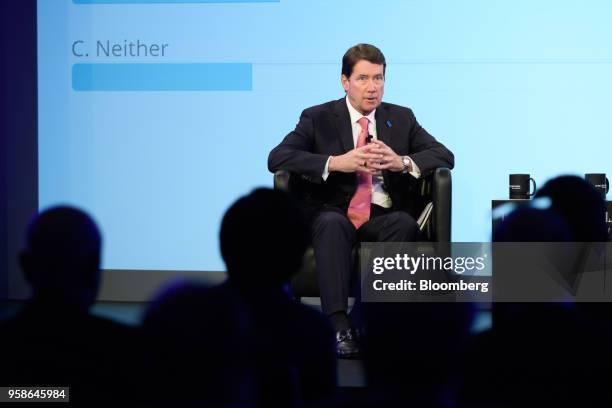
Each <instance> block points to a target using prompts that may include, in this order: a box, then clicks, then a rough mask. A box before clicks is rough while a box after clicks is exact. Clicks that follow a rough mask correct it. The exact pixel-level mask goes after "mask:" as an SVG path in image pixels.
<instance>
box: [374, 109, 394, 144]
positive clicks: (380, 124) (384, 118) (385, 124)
mask: <svg viewBox="0 0 612 408" xmlns="http://www.w3.org/2000/svg"><path fill="white" fill-rule="evenodd" d="M374 117H375V118H376V136H377V137H378V139H379V140H381V141H383V142H384V143H385V144H386V145H387V146H390V144H389V142H390V141H391V127H390V126H389V124H390V123H391V120H390V119H389V114H388V113H387V110H386V109H385V107H384V106H383V105H382V104H381V105H380V106H379V107H378V108H376V113H375V114H374Z"/></svg>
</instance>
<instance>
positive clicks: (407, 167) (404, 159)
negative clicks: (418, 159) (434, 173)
mask: <svg viewBox="0 0 612 408" xmlns="http://www.w3.org/2000/svg"><path fill="white" fill-rule="evenodd" d="M410 162H411V160H410V157H408V156H402V163H403V164H404V170H402V172H403V173H407V172H408V171H409V170H410V167H411V166H410Z"/></svg>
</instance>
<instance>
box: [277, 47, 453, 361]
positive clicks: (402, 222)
mask: <svg viewBox="0 0 612 408" xmlns="http://www.w3.org/2000/svg"><path fill="white" fill-rule="evenodd" d="M385 69H386V62H385V57H384V55H383V54H382V52H381V51H380V50H379V49H378V48H376V47H374V46H373V45H369V44H358V45H356V46H354V47H351V48H350V49H349V50H348V51H347V52H346V53H345V54H344V57H343V58H342V75H341V82H342V87H343V88H344V90H345V92H346V97H345V98H342V99H340V100H337V101H331V102H327V103H324V104H322V105H317V106H313V107H311V108H308V109H306V110H304V111H303V112H302V116H301V117H300V121H299V123H298V124H297V126H296V128H295V130H294V131H292V132H291V133H289V134H288V135H287V136H286V137H285V139H284V140H283V141H282V142H281V143H280V144H279V145H278V146H277V147H275V148H274V149H273V150H272V152H270V156H269V158H268V168H269V169H270V171H272V172H275V171H277V170H281V169H284V170H288V171H290V172H293V173H296V174H299V175H301V177H302V178H303V179H304V180H306V181H307V183H304V188H303V190H304V191H303V192H302V195H303V204H304V207H305V209H306V210H307V213H308V214H309V216H310V218H311V222H312V240H313V248H314V251H315V260H316V267H317V276H318V280H319V287H320V290H321V305H322V309H323V312H325V313H326V314H327V315H328V316H329V317H330V319H331V322H332V324H333V325H334V328H335V329H336V339H337V354H338V356H339V357H350V356H354V355H355V354H357V353H358V352H359V347H358V343H357V332H356V331H355V330H354V329H353V328H352V327H351V323H350V320H349V318H348V316H347V309H348V295H349V289H350V288H349V286H350V273H351V269H352V268H353V263H354V262H353V259H354V256H353V255H354V247H355V244H356V243H357V242H364V241H369V242H372V241H374V242H401V241H414V240H416V239H417V238H418V227H417V224H416V221H415V220H414V218H413V216H412V215H411V214H410V210H411V208H412V204H413V200H412V196H411V192H412V191H414V187H415V181H416V179H418V178H419V177H421V176H422V175H426V174H428V173H430V172H431V171H433V170H434V169H435V168H437V167H449V168H452V167H453V164H454V158H453V154H452V153H451V152H450V151H449V150H448V149H447V148H446V147H444V146H443V145H442V144H441V143H439V142H438V141H436V139H435V138H434V137H433V136H431V135H430V134H429V133H427V131H426V130H425V129H423V128H422V127H421V126H420V125H419V123H418V122H417V121H416V118H415V116H414V114H413V113H412V111H411V110H410V109H408V108H404V107H401V106H398V105H392V104H389V103H383V102H382V96H383V93H384V84H385Z"/></svg>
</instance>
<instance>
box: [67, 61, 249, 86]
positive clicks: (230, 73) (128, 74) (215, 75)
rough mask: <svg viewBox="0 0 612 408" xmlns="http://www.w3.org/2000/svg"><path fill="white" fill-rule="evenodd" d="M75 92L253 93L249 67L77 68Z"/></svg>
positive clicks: (116, 66) (198, 65)
mask: <svg viewBox="0 0 612 408" xmlns="http://www.w3.org/2000/svg"><path fill="white" fill-rule="evenodd" d="M72 89H74V90H75V91H251V90H252V89H253V66H252V64H249V63H206V64H170V63H168V64H74V65H72Z"/></svg>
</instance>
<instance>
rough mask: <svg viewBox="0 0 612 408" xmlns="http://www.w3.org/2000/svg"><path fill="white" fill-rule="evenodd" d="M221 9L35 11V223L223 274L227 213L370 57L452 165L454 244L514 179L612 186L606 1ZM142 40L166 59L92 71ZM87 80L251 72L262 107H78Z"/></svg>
mask: <svg viewBox="0 0 612 408" xmlns="http://www.w3.org/2000/svg"><path fill="white" fill-rule="evenodd" d="M137 3H145V2H140V1H139V2H137ZM170 3H175V2H170ZM206 3H208V2H206ZM223 3H224V2H218V3H217V4H74V3H73V2H72V1H70V0H62V1H59V0H39V1H38V7H39V10H38V29H39V33H38V40H39V146H40V150H39V162H40V177H39V183H40V186H39V188H40V207H46V206H49V205H52V204H55V203H58V202H69V203H73V204H77V205H80V206H82V207H84V208H86V209H88V210H89V211H91V212H92V213H93V214H94V215H95V217H96V219H97V220H98V221H99V223H100V224H101V225H102V228H103V230H104V234H105V238H106V241H105V259H104V267H105V268H108V269H181V270H223V269H224V267H223V263H222V261H221V259H220V256H219V252H218V242H217V233H218V227H219V223H220V219H221V216H222V214H223V212H224V210H225V209H226V208H227V206H228V205H229V204H230V203H231V202H232V201H233V200H235V199H236V198H237V197H238V196H239V195H241V194H244V193H246V192H248V191H249V190H250V189H252V188H253V187H255V186H260V185H268V186H269V185H271V180H272V177H271V175H270V174H269V173H268V172H267V169H266V159H267V155H268V152H269V151H270V149H271V148H272V147H273V146H275V145H276V144H277V143H278V142H279V141H280V140H281V139H282V137H283V136H284V135H285V134H286V133H287V132H288V131H290V130H291V129H292V128H293V127H294V126H295V123H296V122H297V119H298V117H299V114H300V112H301V110H302V109H304V108H305V107H308V106H310V105H313V104H317V103H321V102H324V101H327V100H330V99H337V98H339V97H342V96H343V91H342V88H341V86H340V82H339V77H340V60H341V57H342V55H343V53H344V52H345V51H346V49H347V48H348V47H350V46H351V45H353V44H355V43H358V42H369V43H373V44H376V45H377V46H379V47H380V48H381V49H382V50H383V52H384V53H385V56H386V57H387V63H388V67H387V81H386V86H385V89H386V93H385V97H384V100H386V101H388V102H393V103H397V104H401V105H405V106H409V107H411V108H412V109H413V110H414V112H415V114H416V116H417V118H418V120H419V121H420V123H421V124H422V125H423V126H424V127H425V128H426V129H427V130H428V131H429V132H430V133H432V134H433V135H434V136H436V137H437V138H438V139H439V140H440V141H442V142H443V143H445V144H446V145H447V146H448V147H449V148H450V149H451V150H453V152H454V153H455V157H456V168H455V170H454V172H453V188H454V191H453V199H454V202H453V217H454V218H453V239H454V240H455V241H487V240H488V239H489V235H490V225H491V224H490V205H491V204H490V203H491V199H499V198H506V197H507V194H508V192H507V190H508V187H507V185H508V174H509V173H519V172H520V173H531V174H532V175H533V176H534V177H535V178H536V180H537V181H538V183H539V184H542V183H543V182H544V181H545V180H547V179H549V178H550V177H553V176H555V175H558V174H561V173H574V174H583V173H587V172H606V173H612V169H611V168H610V167H611V166H610V165H609V163H610V160H608V156H609V153H608V151H609V150H610V147H611V146H612V142H611V141H610V139H611V138H610V136H612V115H610V114H609V113H608V112H609V111H610V106H611V105H612V104H611V103H610V101H611V97H610V95H612V92H611V91H612V46H611V45H610V38H612V24H610V21H612V2H609V1H604V0H601V1H595V0H587V1H583V2H575V1H569V0H561V1H559V0H557V1H551V0H540V1H537V2H534V1H526V0H516V1H512V2H511V1H501V0H471V1H470V0H466V1H461V2H457V1H453V0H446V1H444V0H411V1H408V0H387V1H361V0H359V1H355V0H354V1H340V0H308V1H306V0H304V1H297V0H281V1H280V2H270V3H249V2H247V3H244V4H240V3H239V4H223ZM136 39H139V40H140V41H141V42H145V43H149V44H150V43H159V44H166V43H167V44H169V45H168V47H167V48H166V55H165V56H164V57H141V58H137V57H132V58H130V57H96V56H95V55H94V54H95V47H94V44H95V42H96V41H97V40H101V41H107V40H110V41H111V42H117V43H123V42H124V40H128V41H135V40H136ZM77 40H82V41H84V44H85V46H84V47H82V48H79V50H86V51H87V52H88V53H89V54H90V56H89V57H81V58H78V57H76V56H74V55H72V53H71V47H72V44H73V42H74V41H77ZM81 45H82V44H79V46H81ZM76 63H90V64H91V63H123V64H125V63H175V64H193V63H198V64H205V63H243V64H252V78H251V79H252V90H250V91H240V90H238V91H237V90H228V91H202V90H191V91H159V90H154V89H155V87H154V86H153V87H152V89H153V90H147V91H86V92H81V91H75V90H73V87H72V78H71V74H72V67H73V64H76ZM142 75H147V74H146V73H144V74H142ZM223 80H224V81H225V80H226V78H223ZM147 81H148V80H147ZM147 81H145V82H147ZM119 82H121V83H125V82H126V80H125V78H120V81H119ZM127 82H128V83H129V81H127ZM150 82H151V81H148V82H147V83H150ZM160 82H168V81H160ZM170 82H172V81H170ZM184 82H185V81H181V83H184ZM77 89H78V88H77ZM182 89H184V88H182ZM194 89H201V88H196V87H195V85H194Z"/></svg>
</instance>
